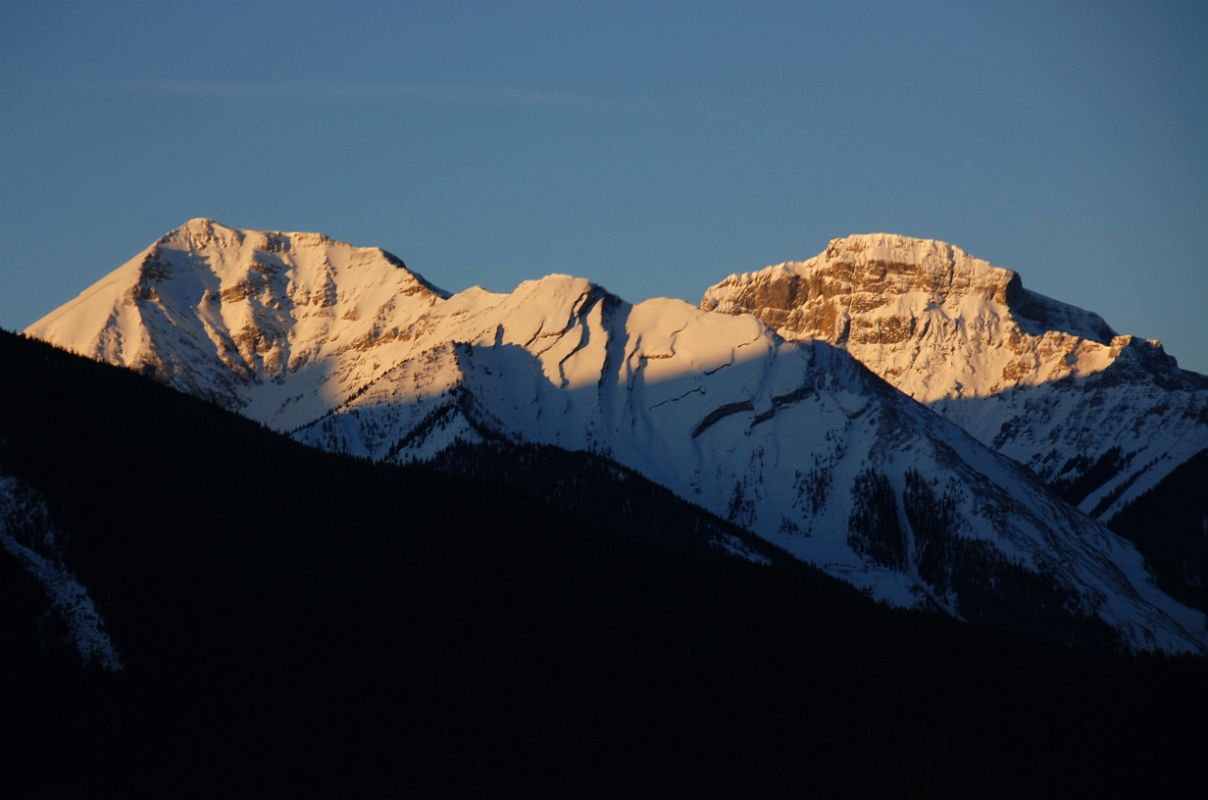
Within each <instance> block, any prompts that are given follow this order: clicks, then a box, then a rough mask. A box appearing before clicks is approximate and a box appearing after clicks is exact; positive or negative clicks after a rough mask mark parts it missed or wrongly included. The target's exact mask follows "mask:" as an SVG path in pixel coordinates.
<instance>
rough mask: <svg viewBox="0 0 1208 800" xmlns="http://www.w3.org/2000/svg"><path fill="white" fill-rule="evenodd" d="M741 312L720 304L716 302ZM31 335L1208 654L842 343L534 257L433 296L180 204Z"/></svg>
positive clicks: (871, 573) (1014, 480)
mask: <svg viewBox="0 0 1208 800" xmlns="http://www.w3.org/2000/svg"><path fill="white" fill-rule="evenodd" d="M730 310H733V309H730ZM28 332H29V333H30V334H32V335H35V336H38V337H40V338H44V339H47V340H49V341H51V342H54V343H56V344H59V345H61V346H64V347H67V348H69V349H72V350H75V351H77V352H80V353H84V354H87V355H91V356H93V357H96V358H98V359H101V360H104V361H108V362H110V363H114V364H120V365H125V366H128V367H131V368H135V369H140V370H143V371H144V372H146V373H147V374H149V375H152V376H154V377H156V378H158V379H159V380H161V381H163V382H166V383H168V384H170V385H173V386H175V387H177V388H179V389H181V390H183V391H186V392H190V393H193V394H196V395H200V396H203V397H207V398H210V399H214V400H216V401H218V402H220V403H222V404H223V405H226V406H227V407H229V408H232V409H234V410H238V411H240V412H242V413H244V414H246V415H248V416H250V417H252V418H254V419H257V420H261V421H263V422H265V423H267V424H269V425H271V426H273V427H275V428H277V429H280V430H283V431H287V432H290V433H291V434H292V435H294V436H295V437H296V438H298V439H300V440H302V441H305V442H308V443H311V444H314V445H317V446H320V447H323V448H327V449H331V450H336V451H340V452H347V453H352V454H357V455H362V456H367V457H370V458H373V459H377V460H384V461H407V460H413V459H423V458H426V457H429V456H432V455H434V454H436V453H438V452H440V451H441V450H442V449H443V448H445V447H447V446H448V445H450V444H451V443H453V442H457V441H468V442H475V441H486V440H492V439H500V440H513V441H526V442H537V443H545V444H553V445H557V446H560V447H563V448H567V449H571V450H588V451H592V452H595V453H598V454H601V455H604V456H606V457H608V458H611V459H613V460H615V461H616V462H618V463H620V464H623V465H625V466H628V467H630V468H633V469H635V470H637V471H639V472H640V473H642V474H644V475H646V476H647V477H649V478H651V479H652V480H654V481H656V482H657V483H660V484H662V485H664V486H666V487H668V488H670V489H671V490H672V491H674V492H676V493H677V494H679V495H680V496H682V497H685V498H687V499H689V500H691V501H692V502H694V503H698V504H700V505H701V506H703V507H705V508H707V509H709V510H711V511H714V512H716V513H718V514H719V515H721V516H723V517H726V518H728V519H731V520H733V521H735V522H738V523H739V524H741V525H743V526H745V527H747V528H749V529H750V530H752V531H754V532H756V533H758V534H759V535H761V536H763V537H764V538H766V539H768V540H769V541H772V542H774V543H775V544H778V545H780V546H782V547H784V548H785V549H787V550H788V551H790V552H792V553H794V554H795V555H797V556H799V557H801V558H802V559H805V560H808V561H810V562H813V563H816V564H818V565H819V566H821V567H823V568H824V569H826V570H827V571H829V572H830V573H832V574H834V575H837V576H840V577H842V578H844V579H845V580H848V581H850V582H851V583H854V584H856V585H857V586H861V587H866V588H867V589H868V590H869V591H871V592H872V593H873V594H875V595H876V596H878V597H881V598H884V599H886V600H889V601H891V602H894V603H896V604H900V605H928V606H933V607H939V608H943V609H945V610H947V611H948V612H950V613H952V614H955V615H958V616H964V617H971V618H981V617H984V616H987V615H990V616H992V615H993V613H998V612H997V611H996V610H995V609H998V610H1002V609H1007V611H1006V612H1005V613H1016V614H1020V613H1047V612H1050V611H1052V610H1053V609H1054V608H1057V609H1059V611H1060V612H1061V613H1062V614H1070V615H1075V616H1078V615H1086V616H1097V617H1098V618H1100V619H1102V620H1103V621H1104V622H1106V623H1108V624H1109V625H1111V626H1112V627H1113V628H1115V629H1116V630H1117V631H1118V632H1120V633H1121V634H1122V635H1123V637H1124V638H1125V639H1126V640H1127V641H1129V642H1131V643H1132V644H1133V645H1134V646H1139V647H1151V646H1159V647H1164V648H1170V649H1202V648H1203V638H1204V618H1203V615H1202V614H1199V613H1197V612H1193V611H1190V610H1188V609H1186V608H1184V607H1182V606H1180V605H1179V604H1177V603H1175V602H1174V601H1173V600H1171V599H1170V598H1168V597H1167V596H1166V595H1164V594H1163V593H1161V592H1160V591H1158V590H1157V589H1156V588H1154V586H1153V585H1152V583H1151V581H1150V580H1149V578H1148V576H1147V575H1146V573H1145V570H1144V568H1143V565H1142V560H1141V558H1140V556H1139V555H1138V554H1137V552H1136V551H1135V550H1134V549H1133V547H1132V546H1131V545H1130V544H1129V543H1127V542H1125V541H1124V540H1122V539H1120V538H1119V537H1117V536H1115V535H1114V534H1112V533H1111V532H1110V531H1108V530H1107V529H1106V528H1104V527H1102V526H1101V525H1100V524H1098V523H1096V522H1093V521H1092V520H1090V519H1088V518H1087V517H1085V516H1083V515H1082V514H1080V513H1078V512H1076V511H1075V510H1074V509H1072V508H1070V507H1069V506H1068V505H1066V504H1065V503H1063V502H1061V501H1060V500H1058V499H1057V498H1056V497H1054V496H1053V495H1052V494H1050V493H1049V492H1048V490H1047V489H1046V488H1045V487H1044V486H1042V485H1041V484H1040V482H1039V481H1038V480H1037V479H1036V478H1035V477H1034V476H1033V475H1031V474H1030V473H1028V472H1027V471H1026V470H1024V469H1022V468H1021V467H1019V466H1018V465H1017V464H1015V463H1014V462H1013V461H1011V460H1009V459H1007V458H1004V457H1002V456H1000V455H997V454H995V453H993V452H991V451H990V450H988V449H987V448H986V447H984V446H983V445H982V444H981V443H979V442H978V441H976V440H975V439H974V438H973V437H971V436H969V435H968V434H966V433H965V432H964V431H962V430H961V429H960V428H958V427H957V426H956V425H953V424H951V423H949V422H946V421H945V420H943V419H942V418H940V417H938V416H937V415H935V414H934V413H932V412H931V411H929V410H928V409H926V408H925V407H923V406H920V405H918V404H917V403H915V402H914V401H913V400H911V399H909V398H908V397H906V396H904V395H902V394H901V393H899V392H897V391H895V390H893V389H892V388H891V387H889V386H888V385H887V384H885V383H884V382H883V381H881V380H880V379H879V378H877V377H876V376H874V375H873V374H871V373H870V372H869V371H868V370H866V369H865V368H864V367H863V366H861V365H860V364H859V363H858V362H857V361H855V360H854V359H853V358H851V357H850V356H849V355H848V354H847V353H846V352H844V351H843V350H841V349H836V348H835V347H833V346H831V345H829V344H827V343H826V342H823V341H805V342H788V341H785V340H784V339H783V338H781V337H780V336H778V335H777V334H776V333H774V332H773V331H772V330H771V329H769V328H768V327H767V326H766V325H765V324H763V322H761V321H760V319H759V318H757V317H756V316H754V315H749V314H723V313H709V312H706V311H702V310H700V309H698V308H694V307H693V306H691V305H689V304H687V303H684V302H681V301H677V300H667V299H656V300H649V301H646V302H643V303H638V304H636V305H631V304H629V303H626V302H624V301H622V300H620V299H619V298H617V297H615V296H613V295H611V294H609V293H608V292H606V291H605V290H604V289H602V288H600V287H599V286H596V285H594V284H592V283H590V282H588V281H586V280H583V279H579V278H571V277H567V276H558V275H553V276H548V277H546V278H543V279H541V280H537V281H527V282H525V283H522V284H521V285H520V286H518V287H517V288H516V289H515V290H514V291H513V292H511V293H509V294H495V293H490V292H486V291H484V290H482V289H478V288H472V289H469V290H466V291H464V292H460V293H458V294H454V295H451V296H450V295H447V294H445V293H443V292H441V291H439V290H437V289H435V288H434V287H432V286H431V285H430V284H428V283H426V282H425V281H424V280H423V279H422V278H420V277H419V276H417V275H416V274H414V273H412V272H410V271H408V270H407V269H406V267H404V266H403V264H402V262H401V261H399V260H398V259H396V258H394V257H392V256H389V255H388V254H385V253H383V252H382V251H380V250H376V249H364V248H355V247H352V246H350V245H346V244H343V243H338V242H333V241H331V240H329V239H327V238H326V237H323V236H321V235H318V234H298V233H259V232H252V231H237V230H233V229H230V228H226V227H223V226H221V225H219V224H218V223H215V222H212V221H209V220H193V221H191V222H189V223H187V224H186V225H185V226H183V227H182V228H180V229H178V230H176V231H173V232H171V233H170V234H168V235H167V236H165V237H164V238H163V239H161V240H160V241H159V242H157V243H156V244H155V245H152V247H150V248H148V249H147V250H145V251H144V252H143V253H141V254H139V255H138V256H137V257H136V258H135V259H134V260H132V261H130V262H128V263H127V264H125V265H123V266H122V267H120V268H119V269H118V270H117V271H116V272H114V273H113V274H111V275H110V276H109V277H108V278H106V279H104V280H102V281H101V282H100V283H98V284H97V285H96V286H94V287H92V288H91V289H89V290H88V291H86V292H85V293H84V294H83V295H81V296H80V297H79V298H78V299H77V300H75V301H72V302H71V303H68V304H67V305H65V306H64V307H62V308H61V309H59V310H58V311H56V312H54V313H52V314H51V315H49V316H48V317H46V318H45V319H43V320H41V321H39V322H38V323H36V324H35V325H34V326H32V327H31V328H30V329H29V331H28Z"/></svg>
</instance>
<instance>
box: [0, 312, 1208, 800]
mask: <svg viewBox="0 0 1208 800" xmlns="http://www.w3.org/2000/svg"><path fill="white" fill-rule="evenodd" d="M0 366H2V367H3V370H4V374H5V376H6V380H7V383H6V387H5V391H3V392H0V474H5V475H8V476H11V477H14V478H17V479H18V480H20V481H22V482H23V483H24V484H26V485H28V486H30V487H33V488H34V489H35V490H36V491H37V492H39V493H40V494H41V495H42V496H43V497H45V499H46V502H47V505H48V507H49V511H50V516H51V518H52V519H53V521H54V524H55V525H56V526H57V528H58V529H59V530H60V531H61V533H62V534H64V535H65V537H66V539H65V543H62V547H63V553H64V560H65V563H66V564H67V565H68V566H69V567H70V569H71V570H72V571H73V572H74V574H75V575H76V577H78V578H79V580H80V581H81V582H82V583H83V584H84V585H85V586H87V587H88V590H89V592H90V594H91V596H92V598H93V599H94V601H95V603H96V606H97V608H98V610H99V611H100V613H101V615H102V616H103V618H104V619H105V621H106V623H107V628H108V631H109V633H110V634H111V636H112V639H113V642H114V644H115V646H116V648H117V650H118V652H119V653H120V655H121V658H122V660H123V661H124V663H125V665H126V668H125V669H124V670H123V671H122V672H120V673H117V674H108V673H104V672H102V671H100V670H99V669H98V668H96V667H85V666H82V665H81V663H80V661H79V658H78V657H77V656H76V655H75V654H74V650H73V649H72V648H71V646H70V644H69V642H67V641H66V640H65V638H64V636H63V631H62V630H61V629H60V628H59V627H58V626H57V625H56V623H55V620H54V616H53V614H50V613H48V611H47V600H46V598H45V597H44V596H43V595H42V594H41V590H40V588H39V586H38V585H37V584H36V583H35V582H34V581H33V580H32V579H30V578H29V577H28V575H27V573H25V572H24V571H23V569H22V567H21V565H20V564H19V563H18V562H17V561H16V560H15V559H14V558H12V557H11V556H10V555H9V554H8V553H6V552H5V551H2V550H0V653H3V658H0V680H2V681H3V683H2V684H0V685H2V686H3V687H4V700H3V720H4V725H5V728H6V730H7V731H9V733H10V736H9V737H7V738H9V739H10V741H11V742H12V744H10V746H9V747H7V748H5V749H4V750H3V751H0V752H2V755H0V767H2V768H3V774H4V787H5V795H6V796H10V797H13V796H16V797H21V796H62V795H71V796H98V795H100V796H106V795H112V796H129V795H131V794H136V795H138V794H148V795H153V796H154V795H158V796H165V795H167V796H214V795H244V794H251V793H253V792H267V793H273V794H278V793H279V794H284V795H296V794H306V795H323V796H331V795H337V796H392V795H403V794H418V795H420V796H427V795H450V794H463V793H468V792H479V793H481V792H487V791H489V792H492V793H495V794H498V793H501V791H506V790H507V789H518V790H528V791H530V792H539V793H550V792H559V793H561V794H568V795H572V796H593V795H614V796H615V795H617V794H643V795H649V794H669V793H677V794H682V793H685V792H688V791H698V792H705V793H708V794H718V793H722V792H727V793H732V792H734V791H740V792H742V793H743V794H744V795H758V794H760V793H767V792H769V791H774V790H780V791H792V792H794V793H811V792H818V791H822V792H828V793H856V794H871V793H874V792H882V791H885V790H889V789H892V790H893V791H894V793H895V794H903V795H911V796H943V795H951V796H968V795H979V796H982V795H987V794H1002V793H1023V792H1027V793H1030V794H1031V793H1043V794H1062V795H1068V794H1092V793H1101V792H1103V791H1105V790H1111V793H1112V794H1117V795H1118V794H1120V793H1122V792H1123V793H1131V794H1141V793H1145V794H1150V795H1154V794H1162V793H1163V790H1164V789H1165V790H1167V791H1169V789H1171V788H1172V787H1173V786H1176V785H1178V782H1179V781H1180V780H1192V779H1195V778H1196V776H1197V775H1198V774H1199V771H1200V763H1201V757H1202V753H1203V745H1204V738H1205V737H1204V734H1203V720H1204V711H1205V710H1206V709H1208V703H1206V702H1205V701H1206V699H1208V668H1206V666H1205V662H1204V661H1203V660H1202V659H1196V658H1167V657H1161V656H1119V655H1114V656H1113V655H1101V654H1095V653H1090V652H1074V651H1068V650H1062V649H1058V648H1054V647H1050V646H1046V645H1044V644H1040V643H1037V642H1034V641H1031V640H1027V639H1024V638H1020V637H1016V636H1011V635H1008V634H1003V633H996V632H994V631H991V630H988V629H984V628H979V627H974V626H967V625H961V624H959V623H956V622H953V621H951V620H948V619H944V618H939V617H935V616H931V615H923V614H915V613H909V612H903V611H893V610H890V609H886V608H883V607H880V606H877V605H875V604H873V603H871V602H869V601H868V600H867V599H865V598H864V597H863V596H861V595H860V594H859V593H857V592H856V591H854V590H852V589H851V588H850V587H847V586H845V585H843V584H840V583H838V582H837V581H834V580H831V579H829V578H827V577H825V576H823V575H821V574H820V573H818V572H817V571H815V570H812V569H810V568H808V567H805V566H801V565H797V564H793V563H791V562H787V561H784V560H783V559H782V558H780V557H779V556H778V554H777V553H776V552H774V551H767V552H766V553H764V555H765V557H767V558H768V559H769V560H771V561H772V562H773V564H772V565H771V566H761V565H757V564H752V563H748V562H746V561H743V560H740V559H735V558H729V557H725V556H722V555H719V554H717V553H715V552H714V551H712V550H711V549H710V548H709V547H708V546H707V543H706V542H707V539H708V537H709V536H711V535H713V534H715V533H717V532H718V530H719V528H718V526H724V523H720V522H719V521H717V520H716V519H714V518H712V517H708V516H707V515H705V514H703V513H701V512H699V511H695V510H694V509H692V507H691V506H687V505H686V504H684V506H683V507H682V508H680V507H677V508H676V513H674V514H665V515H662V516H660V517H657V523H656V526H653V525H649V524H648V527H649V528H654V527H657V529H658V531H659V532H660V536H659V537H656V538H655V539H653V540H652V537H651V536H650V535H649V533H650V531H649V530H648V529H647V528H643V524H642V523H641V520H643V519H647V518H648V517H649V518H653V517H650V515H647V514H645V513H642V514H638V515H634V514H625V513H616V514H608V513H604V512H603V511H602V510H601V503H600V498H614V499H613V500H610V501H609V502H615V503H617V504H618V505H624V504H626V503H631V504H632V507H636V508H650V507H653V505H654V504H656V503H657V502H658V497H659V496H660V495H658V492H659V491H660V490H657V489H655V488H654V487H651V486H650V485H649V484H648V483H646V482H645V481H642V480H641V479H640V478H638V477H637V476H634V475H632V474H625V475H620V476H618V475H616V474H614V473H610V472H609V470H608V469H604V468H601V467H600V466H599V465H598V464H594V463H593V464H588V465H586V466H584V465H583V464H580V465H579V466H576V462H575V460H574V457H573V456H570V455H566V454H562V455H551V454H550V453H544V454H536V455H535V454H533V453H532V452H530V453H528V454H527V455H525V456H524V457H523V458H516V459H515V460H514V461H512V462H506V460H505V459H502V458H501V455H500V453H499V451H498V450H494V451H492V452H491V454H490V457H489V459H487V460H484V462H483V463H487V464H491V465H501V464H506V463H510V464H512V466H513V469H512V471H511V472H510V473H509V475H508V476H507V480H506V481H505V480H502V479H492V478H491V477H490V476H491V473H492V471H493V470H492V469H473V468H471V467H470V466H467V464H471V463H472V462H473V459H474V455H473V453H472V452H459V453H457V454H456V458H457V459H460V466H459V467H458V469H457V471H458V472H459V473H460V476H453V475H450V474H447V473H440V472H437V471H435V470H430V469H402V468H394V467H383V466H374V465H370V464H368V463H364V462H358V461H354V460H349V459H345V458H340V457H336V456H333V455H329V454H324V453H321V452H318V451H314V450H310V449H308V448H305V447H302V446H301V445H298V444H296V443H293V442H291V441H289V440H287V439H285V438H283V437H280V436H278V435H276V434H274V433H272V432H270V431H268V430H266V429H264V428H261V427H259V426H257V425H256V424H254V423H251V422H249V421H247V420H245V419H242V418H240V417H236V416H234V415H231V414H228V413H226V412H223V411H221V410H219V409H217V408H216V407H213V406H210V405H208V404H206V403H203V402H201V401H198V400H194V399H191V398H189V397H186V396H184V395H180V394H177V393H175V392H173V391H171V390H168V389H165V388H163V387H161V386H158V385H155V384H152V383H151V382H149V381H146V380H143V379H141V378H139V377H138V376H136V375H134V374H132V373H129V372H126V371H124V370H120V369H117V368H113V367H107V366H103V365H99V364H95V363H93V362H90V361H87V360H84V359H80V358H76V357H73V356H69V355H67V354H65V353H62V352H60V351H57V350H54V349H52V348H51V347H49V346H47V345H43V344H40V343H36V342H33V341H28V340H24V339H21V338H19V337H16V336H13V335H11V334H0ZM485 458H486V456H484V459H485ZM452 466H457V465H456V464H450V463H446V464H445V467H446V468H450V467H452ZM551 469H557V470H558V473H559V474H558V476H555V475H553V474H551V473H550V470H551ZM574 470H578V473H577V474H580V475H582V476H585V477H584V480H588V481H592V482H593V486H594V488H593V489H592V490H591V491H574V492H570V493H569V494H564V495H563V496H550V494H551V493H550V492H543V491H542V489H541V487H545V486H561V487H562V488H561V489H559V490H558V491H559V492H564V493H565V492H566V487H567V485H568V482H567V480H566V478H565V476H566V474H568V473H569V472H571V471H574ZM610 475H612V477H609V476H610ZM609 481H615V483H609ZM519 485H526V486H528V487H529V491H526V492H519V491H516V490H515V487H516V486H519ZM626 497H629V498H631V499H629V500H627V499H626ZM584 498H595V500H593V501H592V502H590V503H589V502H587V501H586V500H585V499H584ZM652 513H653V512H652ZM1191 785H1196V784H1191Z"/></svg>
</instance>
